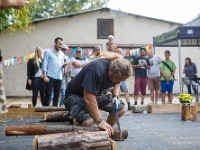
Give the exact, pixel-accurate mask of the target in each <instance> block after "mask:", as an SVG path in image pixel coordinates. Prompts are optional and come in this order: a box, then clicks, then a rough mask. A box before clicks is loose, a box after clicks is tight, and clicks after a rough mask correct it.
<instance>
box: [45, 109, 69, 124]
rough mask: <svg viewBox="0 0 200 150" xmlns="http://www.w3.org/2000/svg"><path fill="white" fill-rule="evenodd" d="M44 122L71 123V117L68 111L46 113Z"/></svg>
mask: <svg viewBox="0 0 200 150" xmlns="http://www.w3.org/2000/svg"><path fill="white" fill-rule="evenodd" d="M44 121H46V122H53V121H57V122H58V121H69V116H68V112H67V111H55V112H45V113H44Z"/></svg>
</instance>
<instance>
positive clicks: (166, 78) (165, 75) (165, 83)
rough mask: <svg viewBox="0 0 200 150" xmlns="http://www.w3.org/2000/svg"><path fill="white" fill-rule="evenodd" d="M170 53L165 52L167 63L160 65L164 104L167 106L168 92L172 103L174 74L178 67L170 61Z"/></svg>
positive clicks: (163, 62)
mask: <svg viewBox="0 0 200 150" xmlns="http://www.w3.org/2000/svg"><path fill="white" fill-rule="evenodd" d="M170 56H171V54H170V51H169V50H166V51H165V61H162V62H161V63H160V72H161V78H160V80H161V81H160V83H161V89H162V103H163V104H165V95H166V91H168V99H169V103H170V104H171V103H172V92H173V86H174V74H175V70H176V65H175V63H174V62H173V61H171V60H170Z"/></svg>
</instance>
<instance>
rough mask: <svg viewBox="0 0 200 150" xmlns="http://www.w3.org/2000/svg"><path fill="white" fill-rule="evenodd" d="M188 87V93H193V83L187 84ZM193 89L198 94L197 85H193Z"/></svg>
mask: <svg viewBox="0 0 200 150" xmlns="http://www.w3.org/2000/svg"><path fill="white" fill-rule="evenodd" d="M187 89H188V94H192V91H191V85H187ZM192 89H193V91H194V93H195V94H198V92H197V88H196V85H192Z"/></svg>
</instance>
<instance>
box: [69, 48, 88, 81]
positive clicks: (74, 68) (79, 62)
mask: <svg viewBox="0 0 200 150" xmlns="http://www.w3.org/2000/svg"><path fill="white" fill-rule="evenodd" d="M87 63H89V61H88V59H87V58H82V49H81V48H80V47H77V48H76V57H72V58H71V79H72V78H74V77H75V76H76V75H77V74H78V73H79V72H80V71H81V70H82V68H83V67H84V66H85V65H86V64H87Z"/></svg>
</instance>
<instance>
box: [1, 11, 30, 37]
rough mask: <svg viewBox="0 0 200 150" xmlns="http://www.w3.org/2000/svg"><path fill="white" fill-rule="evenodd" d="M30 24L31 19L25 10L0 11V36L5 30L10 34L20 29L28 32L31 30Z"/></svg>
mask: <svg viewBox="0 0 200 150" xmlns="http://www.w3.org/2000/svg"><path fill="white" fill-rule="evenodd" d="M30 22H31V17H30V16H29V10H28V9H27V8H22V9H7V10H0V34H1V33H2V32H3V31H4V30H6V29H8V30H9V31H11V32H15V31H17V30H20V29H22V30H24V31H26V32H28V31H30V29H31V27H30V26H29V23H30Z"/></svg>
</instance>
